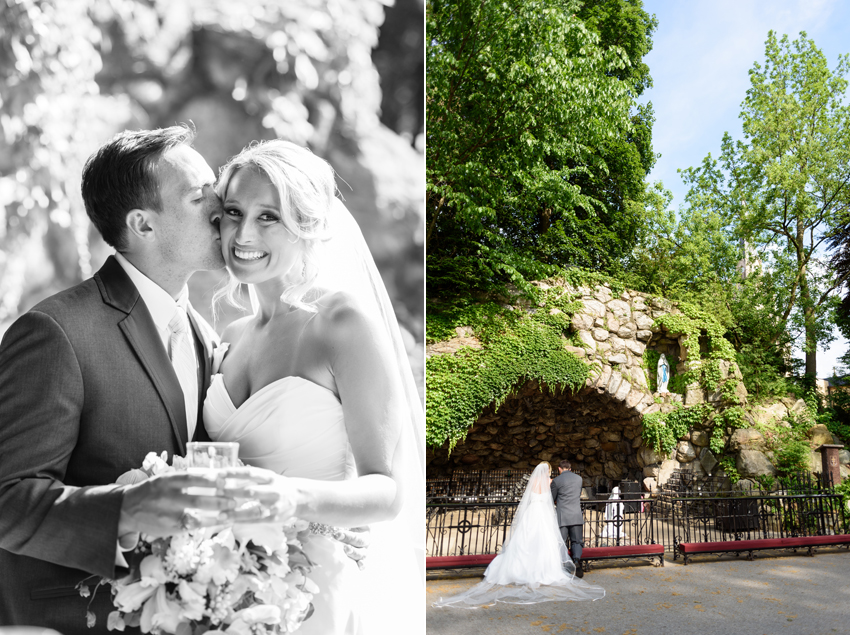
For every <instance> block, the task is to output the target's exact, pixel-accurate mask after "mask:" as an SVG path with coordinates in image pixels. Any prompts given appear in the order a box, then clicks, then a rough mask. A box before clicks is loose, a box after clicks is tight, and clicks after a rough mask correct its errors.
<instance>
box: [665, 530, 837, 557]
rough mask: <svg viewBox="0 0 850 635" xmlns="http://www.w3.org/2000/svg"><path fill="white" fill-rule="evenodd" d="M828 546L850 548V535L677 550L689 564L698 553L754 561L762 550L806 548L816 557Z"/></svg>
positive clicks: (705, 544) (689, 544) (683, 546)
mask: <svg viewBox="0 0 850 635" xmlns="http://www.w3.org/2000/svg"><path fill="white" fill-rule="evenodd" d="M827 545H847V546H848V548H850V534H837V535H834V536H799V537H797V538H758V539H755V540H729V541H725V542H680V543H679V544H678V546H677V549H678V551H679V552H680V553H682V554H683V555H684V557H685V564H688V560H689V559H690V557H691V556H692V555H694V554H696V553H733V552H734V553H736V554H740V553H743V552H747V560H752V559H753V557H754V556H753V551H760V550H762V549H800V548H803V547H805V548H806V549H807V555H809V556H814V555H815V553H814V549H815V547H824V546H827Z"/></svg>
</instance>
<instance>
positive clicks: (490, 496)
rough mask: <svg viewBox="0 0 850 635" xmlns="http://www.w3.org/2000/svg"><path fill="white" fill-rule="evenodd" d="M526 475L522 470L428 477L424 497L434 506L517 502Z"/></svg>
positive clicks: (456, 472)
mask: <svg viewBox="0 0 850 635" xmlns="http://www.w3.org/2000/svg"><path fill="white" fill-rule="evenodd" d="M530 476H531V474H530V473H528V472H523V471H522V470H464V471H460V470H458V471H455V472H452V474H450V475H449V476H447V477H441V478H433V477H432V478H428V480H427V483H426V487H427V492H426V498H427V500H428V502H434V503H470V502H474V503H478V502H493V503H510V502H518V501H519V500H520V499H521V498H522V494H523V492H524V491H525V488H526V485H527V484H528V478H529V477H530Z"/></svg>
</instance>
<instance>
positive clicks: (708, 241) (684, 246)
mask: <svg viewBox="0 0 850 635" xmlns="http://www.w3.org/2000/svg"><path fill="white" fill-rule="evenodd" d="M672 199H673V195H672V193H671V192H670V191H669V190H666V189H664V186H663V185H662V184H661V183H655V184H654V185H652V186H651V187H648V188H647V190H646V194H645V196H644V221H643V223H642V225H641V229H640V233H639V236H638V241H637V244H636V246H635V248H634V249H633V251H632V254H631V256H630V258H629V264H628V267H627V269H628V273H627V274H626V276H625V280H626V282H628V283H629V284H630V286H632V287H633V288H635V289H637V290H640V291H646V292H648V293H653V294H658V295H663V296H665V297H667V298H670V299H674V300H689V301H693V299H694V296H699V295H707V296H713V295H715V294H717V293H721V295H725V294H723V293H722V291H720V290H721V289H723V288H725V287H726V286H728V285H729V284H730V283H733V282H737V281H738V276H737V273H736V265H737V261H738V246H737V244H736V240H735V237H734V235H733V234H732V233H731V232H730V230H729V229H730V228H729V227H728V226H727V225H726V222H725V219H724V218H723V217H722V216H721V215H720V214H719V213H718V212H717V211H716V210H706V209H693V208H683V209H681V210H680V211H679V213H678V214H676V213H675V212H674V211H673V210H671V209H670V202H671V201H672Z"/></svg>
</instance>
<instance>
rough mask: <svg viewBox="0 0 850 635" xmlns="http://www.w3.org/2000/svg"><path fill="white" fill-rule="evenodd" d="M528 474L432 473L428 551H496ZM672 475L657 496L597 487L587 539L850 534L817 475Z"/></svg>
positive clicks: (588, 504)
mask: <svg viewBox="0 0 850 635" xmlns="http://www.w3.org/2000/svg"><path fill="white" fill-rule="evenodd" d="M527 480H528V474H523V473H518V472H516V471H508V470H500V471H499V472H498V473H496V474H494V473H492V472H491V473H486V472H484V473H481V472H464V473H463V474H462V475H461V474H456V475H455V476H454V478H448V479H441V480H436V479H434V480H430V481H429V490H428V491H429V496H428V502H427V506H426V522H427V541H428V542H427V555H428V556H463V555H485V554H497V553H499V552H500V551H501V548H502V545H503V544H504V542H505V539H506V538H507V537H508V535H509V531H510V527H511V523H512V522H513V518H514V514H515V513H516V508H517V504H518V502H519V499H520V498H521V495H522V492H523V490H524V489H525V484H526V483H527ZM671 481H672V483H671V482H670V481H668V485H667V486H666V487H665V488H664V489H663V490H662V491H661V492H660V493H659V495H658V496H657V497H655V498H644V497H645V496H646V494H642V495H641V494H630V495H625V494H624V498H620V499H609V498H606V497H605V494H603V493H602V492H601V491H599V492H598V495H597V497H596V498H593V499H590V500H583V501H581V506H582V512H583V514H584V544H585V546H586V547H602V546H618V545H641V544H663V545H664V547H665V550H666V551H668V552H672V553H673V557H674V559H675V558H677V557H678V556H679V553H678V545H679V544H680V543H682V542H724V541H733V540H749V539H756V538H785V537H797V536H815V535H832V534H847V533H850V517H848V513H847V510H846V509H845V507H844V506H843V505H842V499H841V496H840V495H837V494H835V493H834V490H833V489H832V488H831V487H830V484H825V483H824V482H823V481H822V480H821V477H820V475H806V474H802V475H794V476H792V477H784V478H782V479H774V480H773V481H772V482H771V481H770V480H769V479H765V480H763V482H762V483H759V484H755V485H754V488H753V489H749V490H747V489H740V490H736V489H734V488H733V486H732V484H731V483H730V482H729V481H728V480H727V479H718V478H716V477H715V478H713V479H705V478H703V479H699V478H695V477H694V478H692V477H690V476H689V475H688V474H686V473H684V472H681V473H679V474H678V475H674V478H672V479H671ZM599 489H600V490H601V489H602V488H599ZM592 493H594V494H596V493H597V490H596V489H595V488H594V490H593V492H592ZM626 496H628V497H626ZM639 496H640V498H638V497H639Z"/></svg>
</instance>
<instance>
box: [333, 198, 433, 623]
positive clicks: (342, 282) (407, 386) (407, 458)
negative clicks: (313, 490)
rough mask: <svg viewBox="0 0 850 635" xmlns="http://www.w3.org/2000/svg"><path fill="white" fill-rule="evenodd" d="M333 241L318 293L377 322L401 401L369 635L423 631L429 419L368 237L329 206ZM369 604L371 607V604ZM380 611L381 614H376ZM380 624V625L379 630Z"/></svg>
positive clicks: (371, 567) (374, 542) (373, 571)
mask: <svg viewBox="0 0 850 635" xmlns="http://www.w3.org/2000/svg"><path fill="white" fill-rule="evenodd" d="M326 236H327V238H326V239H325V240H323V241H321V243H320V244H319V245H318V246H317V250H316V264H317V266H318V271H319V274H318V278H317V280H316V287H317V288H321V289H336V290H343V291H346V292H347V293H349V294H351V295H353V296H355V298H357V299H358V301H359V302H360V303H361V306H362V307H363V308H364V309H365V310H366V312H367V313H368V314H369V315H370V316H371V317H372V319H374V320H375V324H376V325H378V326H379V328H378V329H377V330H378V332H379V334H380V336H381V337H382V338H384V344H386V343H389V345H390V346H391V349H392V369H391V370H392V373H391V374H392V375H394V376H395V378H397V383H396V389H397V391H399V395H398V396H399V397H400V399H401V401H403V411H402V422H401V424H402V425H401V436H400V440H399V444H398V446H397V448H396V452H395V454H394V460H393V467H394V473H395V474H396V476H397V480H398V481H399V482H400V486H401V491H402V494H403V496H404V504H403V507H402V510H401V512H400V513H399V515H398V516H397V517H396V518H395V519H394V520H392V521H389V522H385V523H375V524H373V525H372V526H371V529H372V534H371V544H370V546H369V548H368V549H367V552H366V559H365V566H366V571H365V572H366V575H367V577H369V578H370V579H371V580H372V584H371V588H372V589H377V590H378V591H379V592H380V597H379V598H377V597H376V598H372V600H374V603H372V604H371V606H370V610H367V611H366V613H374V611H375V610H377V612H378V613H379V614H378V615H375V614H372V615H367V616H366V617H367V618H368V619H367V624H369V625H370V632H375V633H378V632H383V631H384V629H386V628H387V627H389V626H390V625H391V624H393V623H395V625H396V626H397V624H398V623H401V622H398V621H395V620H402V619H403V620H404V621H405V622H409V623H411V624H424V620H425V605H424V603H423V602H422V597H423V595H424V593H425V449H424V443H425V414H424V408H423V405H422V401H421V400H420V397H419V392H418V391H417V390H416V382H415V380H414V378H413V372H412V370H411V366H410V361H409V358H408V356H407V352H406V350H405V346H404V340H403V339H402V335H401V330H400V328H399V324H398V320H397V319H396V316H395V311H394V310H393V306H392V303H391V302H390V298H389V295H388V294H387V290H386V287H385V285H384V283H383V280H382V278H381V274H380V272H379V271H378V268H377V266H376V265H375V261H374V259H373V258H372V254H371V251H370V250H369V247H368V245H367V244H366V240H365V239H364V238H363V233H362V232H361V231H360V227H359V225H358V224H357V222H356V220H355V219H354V217H353V216H352V215H351V213H350V212H349V211H348V209H347V208H346V206H345V205H344V204H343V203H342V202H341V201H340V200H339V199H337V198H334V199H333V201H332V203H331V210H330V214H329V219H328V227H327V234H326ZM369 601H370V600H368V599H367V603H368V602H369ZM376 606H377V607H378V608H377V609H376V608H375V607H376ZM376 618H377V619H378V620H379V622H380V623H376Z"/></svg>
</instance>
